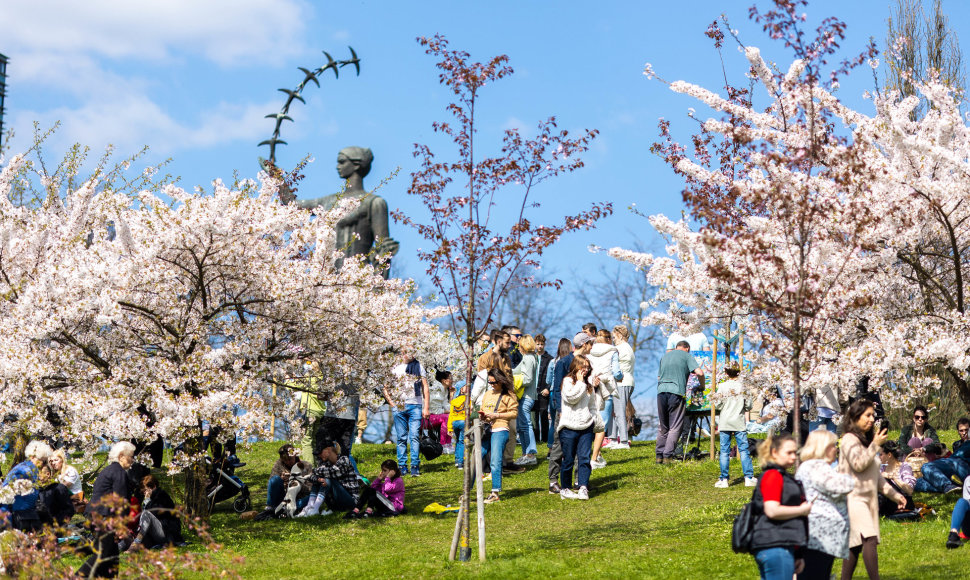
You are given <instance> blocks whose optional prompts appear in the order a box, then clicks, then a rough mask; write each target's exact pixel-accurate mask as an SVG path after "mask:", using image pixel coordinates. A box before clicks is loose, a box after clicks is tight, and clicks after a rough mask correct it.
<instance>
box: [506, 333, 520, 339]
mask: <svg viewBox="0 0 970 580" xmlns="http://www.w3.org/2000/svg"><path fill="white" fill-rule="evenodd" d="M509 336H511V337H512V338H519V337H521V336H522V333H521V332H520V333H518V334H516V333H512V334H510V335H509Z"/></svg>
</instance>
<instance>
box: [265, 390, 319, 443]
mask: <svg viewBox="0 0 970 580" xmlns="http://www.w3.org/2000/svg"><path fill="white" fill-rule="evenodd" d="M273 403H274V404H275V403H276V385H275V384H274V385H273ZM308 409H309V407H308ZM307 412H309V410H308V411H307ZM271 421H272V423H270V424H269V440H270V441H276V413H273V415H272V419H271Z"/></svg>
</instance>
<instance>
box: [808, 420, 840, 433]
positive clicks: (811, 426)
mask: <svg viewBox="0 0 970 580" xmlns="http://www.w3.org/2000/svg"><path fill="white" fill-rule="evenodd" d="M819 427H825V429H826V430H827V431H828V432H829V433H835V430H836V429H837V427H836V425H835V421H833V420H832V419H823V418H821V417H819V418H818V421H809V422H808V432H809V433H811V432H812V431H814V430H816V429H818V428H819Z"/></svg>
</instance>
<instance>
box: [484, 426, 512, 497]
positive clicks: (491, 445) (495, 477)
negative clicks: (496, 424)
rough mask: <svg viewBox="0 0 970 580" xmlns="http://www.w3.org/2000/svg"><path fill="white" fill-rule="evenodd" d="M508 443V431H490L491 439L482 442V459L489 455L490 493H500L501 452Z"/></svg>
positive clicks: (487, 438)
mask: <svg viewBox="0 0 970 580" xmlns="http://www.w3.org/2000/svg"><path fill="white" fill-rule="evenodd" d="M508 442H509V432H508V431H492V436H491V437H486V438H485V439H483V440H482V457H484V456H485V455H491V461H490V462H489V464H490V465H491V468H492V491H502V450H503V449H505V444H506V443H508ZM489 451H491V453H489Z"/></svg>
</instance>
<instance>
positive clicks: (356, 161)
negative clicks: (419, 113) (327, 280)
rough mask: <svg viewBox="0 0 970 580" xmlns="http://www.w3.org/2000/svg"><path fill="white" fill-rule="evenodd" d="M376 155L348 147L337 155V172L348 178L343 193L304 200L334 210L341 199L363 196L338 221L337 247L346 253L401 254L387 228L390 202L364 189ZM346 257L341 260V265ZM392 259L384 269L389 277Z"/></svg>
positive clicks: (304, 203) (307, 205) (307, 204)
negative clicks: (350, 210)
mask: <svg viewBox="0 0 970 580" xmlns="http://www.w3.org/2000/svg"><path fill="white" fill-rule="evenodd" d="M373 161H374V154H373V153H372V152H371V150H370V149H367V148H365V147H345V148H344V149H341V150H340V153H339V154H337V173H338V174H339V175H340V177H341V178H343V179H345V180H346V181H347V186H346V188H345V189H344V191H343V193H338V194H331V195H327V196H324V197H318V198H316V199H307V200H301V201H298V202H297V203H298V204H299V205H300V207H302V208H305V209H309V210H311V211H312V210H314V209H316V208H318V207H319V208H322V209H323V210H330V209H333V207H334V206H335V205H336V204H337V202H338V201H340V200H341V199H346V198H348V197H349V198H355V199H360V200H361V201H360V205H358V206H357V208H356V209H354V210H353V211H352V212H350V213H349V214H347V215H345V216H344V217H343V218H342V219H341V220H340V221H339V222H337V227H336V230H337V247H338V248H344V254H345V255H346V256H359V255H361V254H364V255H368V256H369V255H371V252H372V251H373V252H374V253H375V254H388V255H390V256H393V255H395V254H397V251H398V247H399V246H400V244H398V242H397V241H395V240H393V239H391V236H390V233H389V232H388V229H387V222H388V220H387V202H386V201H384V198H382V197H381V196H379V195H376V194H373V193H368V192H367V190H365V189H364V177H366V176H367V174H368V173H370V167H371V163H372V162H373ZM342 263H343V260H338V261H337V267H338V268H339V267H340V266H341V265H342ZM389 269H390V261H389V260H388V262H387V265H386V266H385V267H384V270H383V272H382V274H383V276H384V277H385V278H387V277H388V274H389Z"/></svg>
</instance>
